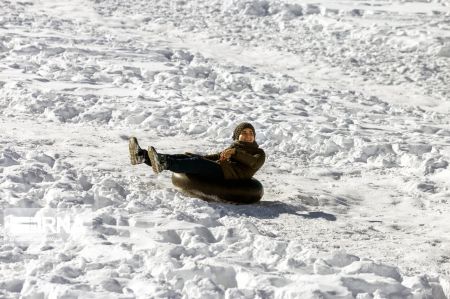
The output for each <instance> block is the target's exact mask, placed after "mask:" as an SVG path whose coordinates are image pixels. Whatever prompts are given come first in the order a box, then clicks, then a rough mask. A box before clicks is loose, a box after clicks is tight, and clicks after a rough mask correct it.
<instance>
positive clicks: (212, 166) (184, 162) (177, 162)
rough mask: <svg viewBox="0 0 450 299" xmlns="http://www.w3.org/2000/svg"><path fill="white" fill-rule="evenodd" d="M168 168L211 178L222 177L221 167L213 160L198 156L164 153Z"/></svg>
mask: <svg viewBox="0 0 450 299" xmlns="http://www.w3.org/2000/svg"><path fill="white" fill-rule="evenodd" d="M164 156H165V157H164V158H165V159H166V167H167V169H168V170H170V171H173V172H178V173H190V174H196V175H199V176H204V177H207V178H213V179H223V172H222V167H220V165H219V164H218V163H216V162H214V161H210V160H207V159H204V158H202V157H200V156H187V155H164Z"/></svg>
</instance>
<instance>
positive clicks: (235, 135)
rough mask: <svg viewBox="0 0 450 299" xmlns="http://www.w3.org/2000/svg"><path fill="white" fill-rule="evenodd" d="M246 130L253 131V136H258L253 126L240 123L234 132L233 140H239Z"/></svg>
mask: <svg viewBox="0 0 450 299" xmlns="http://www.w3.org/2000/svg"><path fill="white" fill-rule="evenodd" d="M244 129H251V130H252V131H253V136H256V132H255V128H254V127H253V126H252V124H251V123H245V122H244V123H240V124H239V125H237V127H236V128H235V129H234V132H233V140H238V139H239V135H241V132H242V130H244Z"/></svg>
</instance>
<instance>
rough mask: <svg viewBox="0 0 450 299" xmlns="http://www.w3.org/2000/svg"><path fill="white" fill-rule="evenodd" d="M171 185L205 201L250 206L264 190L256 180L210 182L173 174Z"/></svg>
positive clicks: (188, 175) (197, 177) (204, 179)
mask: <svg viewBox="0 0 450 299" xmlns="http://www.w3.org/2000/svg"><path fill="white" fill-rule="evenodd" d="M172 183H173V184H174V185H175V186H176V187H178V188H180V189H182V190H183V191H185V192H186V193H188V194H190V195H194V196H197V197H199V198H201V199H204V200H207V201H211V200H212V201H225V202H230V203H235V204H251V203H255V202H258V201H260V200H261V198H262V197H263V195H264V188H263V186H262V184H261V183H260V182H259V181H258V180H257V179H254V178H252V179H249V180H210V179H206V178H204V177H199V176H196V175H192V174H185V173H174V174H173V175H172Z"/></svg>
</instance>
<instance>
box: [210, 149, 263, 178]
mask: <svg viewBox="0 0 450 299" xmlns="http://www.w3.org/2000/svg"><path fill="white" fill-rule="evenodd" d="M229 148H235V149H236V153H235V154H234V155H233V156H231V158H230V159H229V160H225V161H220V154H221V153H217V154H212V155H206V156H203V157H204V158H206V159H208V160H213V161H216V162H217V163H219V164H220V166H221V167H222V171H223V176H224V178H225V179H226V180H245V179H250V178H252V177H253V175H254V174H255V173H256V172H257V171H258V169H260V168H261V166H262V165H263V164H264V161H265V160H266V154H265V153H264V151H263V150H262V149H260V148H259V147H258V144H257V143H256V142H254V143H246V142H239V141H236V142H234V143H233V144H232V145H231V146H230V147H229Z"/></svg>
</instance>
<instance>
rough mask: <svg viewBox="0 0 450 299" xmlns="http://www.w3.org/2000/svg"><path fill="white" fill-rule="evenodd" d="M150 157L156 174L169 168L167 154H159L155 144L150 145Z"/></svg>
mask: <svg viewBox="0 0 450 299" xmlns="http://www.w3.org/2000/svg"><path fill="white" fill-rule="evenodd" d="M148 157H149V158H150V161H151V164H152V168H153V171H154V172H155V173H156V174H158V173H160V172H161V171H163V170H166V169H167V160H166V156H165V155H162V154H158V153H157V152H156V150H155V148H154V147H153V146H149V147H148Z"/></svg>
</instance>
